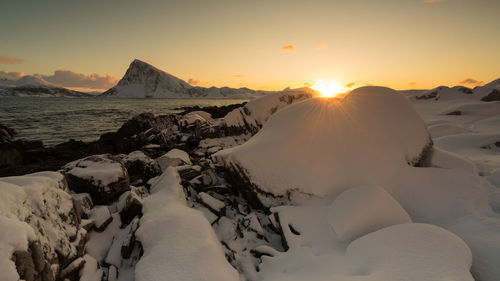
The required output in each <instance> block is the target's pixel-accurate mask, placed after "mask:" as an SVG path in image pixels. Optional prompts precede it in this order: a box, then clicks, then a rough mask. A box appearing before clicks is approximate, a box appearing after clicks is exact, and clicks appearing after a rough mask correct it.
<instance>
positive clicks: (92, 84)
mask: <svg viewBox="0 0 500 281" xmlns="http://www.w3.org/2000/svg"><path fill="white" fill-rule="evenodd" d="M35 76H38V77H40V78H42V79H44V80H46V81H48V82H50V83H53V84H56V85H58V86H61V87H79V88H88V89H107V88H111V87H113V86H115V85H116V83H118V78H116V77H114V76H112V75H110V74H99V73H93V74H84V73H78V72H74V71H71V70H56V71H54V74H52V75H40V74H36V75H35Z"/></svg>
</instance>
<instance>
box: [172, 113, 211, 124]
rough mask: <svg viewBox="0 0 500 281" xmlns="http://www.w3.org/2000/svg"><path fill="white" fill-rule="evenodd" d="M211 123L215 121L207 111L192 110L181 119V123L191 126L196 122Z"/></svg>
mask: <svg viewBox="0 0 500 281" xmlns="http://www.w3.org/2000/svg"><path fill="white" fill-rule="evenodd" d="M197 122H198V123H201V124H203V123H211V122H213V119H212V115H211V114H210V113H207V112H205V111H192V112H189V113H187V114H184V115H183V116H182V117H181V119H179V124H181V125H182V126H189V125H193V124H195V123H197Z"/></svg>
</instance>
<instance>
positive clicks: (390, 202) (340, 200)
mask: <svg viewBox="0 0 500 281" xmlns="http://www.w3.org/2000/svg"><path fill="white" fill-rule="evenodd" d="M327 220H328V221H329V223H330V225H331V226H332V228H333V230H334V231H335V233H337V237H338V238H339V239H340V240H342V241H352V240H354V239H356V238H358V237H360V236H363V235H366V234H368V233H370V232H373V231H376V230H379V229H382V228H384V227H387V226H391V225H396V224H403V223H411V222H412V221H411V219H410V216H408V214H407V213H406V211H405V210H404V209H403V208H402V207H401V205H400V204H399V203H398V201H396V200H395V199H394V198H393V197H392V196H391V195H390V194H389V193H387V191H385V190H384V189H383V188H381V187H378V186H361V187H355V188H351V189H349V190H346V191H344V192H343V193H341V194H340V195H339V196H338V197H337V198H336V199H335V201H334V202H333V203H332V205H331V207H330V209H329V211H328V217H327Z"/></svg>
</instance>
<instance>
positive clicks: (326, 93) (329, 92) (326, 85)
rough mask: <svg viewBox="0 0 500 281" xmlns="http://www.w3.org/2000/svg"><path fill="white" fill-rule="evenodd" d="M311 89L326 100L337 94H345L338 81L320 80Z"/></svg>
mask: <svg viewBox="0 0 500 281" xmlns="http://www.w3.org/2000/svg"><path fill="white" fill-rule="evenodd" d="M311 88H313V89H314V90H316V91H319V92H320V93H321V96H322V97H324V98H331V97H334V96H335V95H337V94H340V93H343V92H345V89H344V87H342V86H340V84H339V82H337V81H336V80H318V81H317V82H316V83H315V84H314V85H313V86H312V87H311Z"/></svg>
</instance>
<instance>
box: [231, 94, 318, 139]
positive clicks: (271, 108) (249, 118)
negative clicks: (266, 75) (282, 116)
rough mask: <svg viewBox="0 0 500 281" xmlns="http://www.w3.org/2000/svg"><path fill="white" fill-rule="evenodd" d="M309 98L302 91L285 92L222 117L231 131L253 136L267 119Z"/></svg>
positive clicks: (308, 95) (256, 101)
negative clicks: (243, 132)
mask: <svg viewBox="0 0 500 281" xmlns="http://www.w3.org/2000/svg"><path fill="white" fill-rule="evenodd" d="M310 97H311V94H309V93H307V92H305V91H303V90H285V91H282V92H277V93H274V94H269V95H266V96H263V97H260V98H258V99H255V100H252V101H250V102H248V103H247V104H245V105H244V106H243V107H239V108H236V109H234V110H233V111H231V112H229V113H228V114H227V115H226V116H225V117H224V122H225V123H226V126H227V127H229V128H230V129H232V130H241V131H248V132H251V133H253V134H255V133H256V132H257V131H258V130H259V129H260V128H261V127H262V126H263V125H264V123H265V122H266V121H267V119H269V117H270V116H271V115H272V114H274V113H275V112H277V111H279V110H280V109H282V108H284V107H286V106H287V105H289V104H292V103H295V102H298V101H302V100H305V99H308V98H310Z"/></svg>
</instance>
